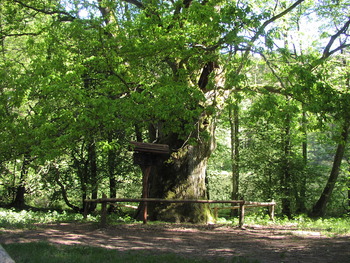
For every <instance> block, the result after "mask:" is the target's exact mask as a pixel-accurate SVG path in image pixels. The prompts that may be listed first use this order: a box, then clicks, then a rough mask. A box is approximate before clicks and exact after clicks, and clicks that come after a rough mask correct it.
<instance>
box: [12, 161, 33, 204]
mask: <svg viewBox="0 0 350 263" xmlns="http://www.w3.org/2000/svg"><path fill="white" fill-rule="evenodd" d="M29 164H30V156H29V155H28V154H25V155H24V156H23V163H22V167H21V176H20V180H19V185H18V187H17V190H16V196H15V200H14V201H13V203H12V204H11V205H12V206H13V207H15V208H19V209H22V208H24V207H25V206H26V204H25V198H24V196H25V193H26V187H25V184H26V183H25V181H26V178H27V176H28V169H29Z"/></svg>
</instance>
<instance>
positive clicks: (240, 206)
mask: <svg viewBox="0 0 350 263" xmlns="http://www.w3.org/2000/svg"><path fill="white" fill-rule="evenodd" d="M244 203H245V202H244V201H243V202H242V203H240V204H239V208H240V213H239V227H240V228H243V225H244V208H245V207H244Z"/></svg>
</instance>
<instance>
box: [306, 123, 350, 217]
mask: <svg viewBox="0 0 350 263" xmlns="http://www.w3.org/2000/svg"><path fill="white" fill-rule="evenodd" d="M349 129H350V123H349V121H344V124H343V130H342V133H341V141H340V142H339V143H338V146H337V150H336V153H335V156H334V160H333V166H332V170H331V173H330V175H329V178H328V181H327V184H326V186H325V188H324V189H323V192H322V194H321V196H320V198H319V199H318V201H317V202H316V204H315V205H314V206H313V208H312V212H311V214H310V215H311V216H312V217H322V216H324V215H325V214H326V207H327V204H328V202H329V200H330V199H331V196H332V193H333V189H334V186H335V183H336V182H337V179H338V176H339V171H340V166H341V162H342V160H343V156H344V152H345V147H346V143H347V140H348V137H349Z"/></svg>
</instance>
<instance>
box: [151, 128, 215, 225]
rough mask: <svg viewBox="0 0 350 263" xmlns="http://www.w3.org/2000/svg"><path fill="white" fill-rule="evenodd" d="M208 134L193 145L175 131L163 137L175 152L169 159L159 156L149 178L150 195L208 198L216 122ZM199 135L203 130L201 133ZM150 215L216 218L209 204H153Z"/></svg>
mask: <svg viewBox="0 0 350 263" xmlns="http://www.w3.org/2000/svg"><path fill="white" fill-rule="evenodd" d="M208 126H210V127H208V128H207V136H208V137H205V138H203V139H202V141H200V142H198V143H196V144H194V145H190V144H186V143H185V142H184V141H183V140H181V139H179V138H178V137H177V135H175V134H173V135H171V136H168V137H167V138H163V140H162V141H161V143H163V144H168V145H169V148H170V149H176V150H175V151H173V152H172V154H171V157H170V159H169V160H161V159H160V160H158V161H157V162H156V163H155V164H154V165H153V167H152V170H151V176H150V179H149V197H150V198H164V199H206V198H207V190H206V184H205V176H206V167H207V161H208V158H209V156H210V154H211V153H212V151H213V150H214V145H215V141H214V131H215V124H214V123H210V125H208ZM197 135H198V136H199V134H197ZM149 219H150V220H163V221H170V222H192V223H205V222H208V221H210V220H211V219H212V216H211V213H210V209H209V206H208V204H190V203H186V204H164V203H163V204H162V203H151V204H149Z"/></svg>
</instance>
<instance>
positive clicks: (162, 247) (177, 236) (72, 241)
mask: <svg viewBox="0 0 350 263" xmlns="http://www.w3.org/2000/svg"><path fill="white" fill-rule="evenodd" d="M38 241H47V242H49V243H52V244H64V245H86V246H96V247H104V248H109V249H116V250H118V251H133V250H139V251H145V252H149V253H169V252H170V253H176V254H178V255H182V256H185V257H195V258H205V259H206V260H212V261H213V262H215V261H216V259H218V258H221V259H222V260H225V259H227V261H228V262H231V259H232V258H233V257H239V256H241V257H246V258H249V259H257V260H259V262H285V263H287V262H293V263H296V262H307V263H309V262H311V263H312V262H317V263H324V262H332V263H336V262H339V263H347V262H349V263H350V236H337V237H327V236H324V235H322V234H321V233H320V232H317V231H298V230H296V229H295V228H293V227H292V226H291V227H280V226H273V225H272V226H247V227H246V229H239V228H236V227H229V226H222V225H208V226H198V225H184V224H181V225H180V224H157V225H140V224H128V225H118V226H109V227H107V228H103V229H99V228H98V227H97V226H96V225H91V224H74V223H69V224H51V225H37V226H36V227H35V228H34V229H31V230H14V229H9V230H3V231H1V232H0V243H1V244H9V243H18V242H38Z"/></svg>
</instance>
